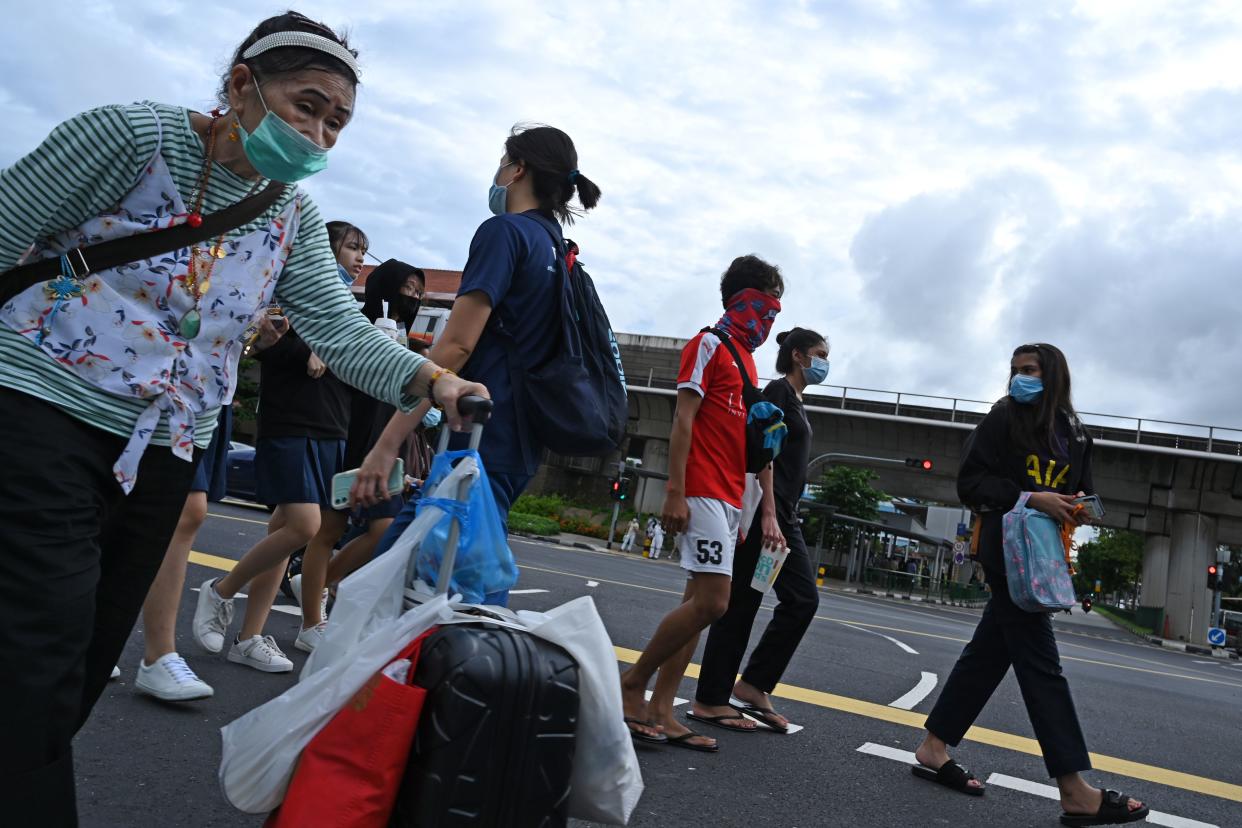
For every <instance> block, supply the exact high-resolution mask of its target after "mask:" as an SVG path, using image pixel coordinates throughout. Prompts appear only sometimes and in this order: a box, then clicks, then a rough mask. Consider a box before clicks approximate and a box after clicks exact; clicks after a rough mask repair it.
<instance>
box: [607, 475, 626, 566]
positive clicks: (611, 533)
mask: <svg viewBox="0 0 1242 828" xmlns="http://www.w3.org/2000/svg"><path fill="white" fill-rule="evenodd" d="M624 478H625V460H619V461H617V479H618V480H622V481H624ZM621 485H622V486H624V485H625V483H624V482H622V483H621ZM620 515H621V501H620V500H614V501H613V502H612V522H611V523H610V524H609V525H608V548H609V549H612V539H613V538H614V537H615V536H616V534H617V518H618V517H620Z"/></svg>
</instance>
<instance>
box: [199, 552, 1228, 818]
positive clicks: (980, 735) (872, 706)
mask: <svg viewBox="0 0 1242 828" xmlns="http://www.w3.org/2000/svg"><path fill="white" fill-rule="evenodd" d="M190 562H191V563H196V564H198V565H199V566H207V567H211V568H212V569H222V570H224V571H226V572H227V571H229V570H231V569H232V568H233V567H234V566H236V565H237V561H235V560H233V559H231V558H222V557H220V556H219V555H211V554H208V553H206V552H193V551H192V552H190ZM523 568H524V569H538V568H537V567H533V566H532V567H523ZM539 571H541V572H553V573H556V572H557V571H556V570H553V569H542V570H539ZM557 574H562V575H572V574H573V573H564V572H561V573H557ZM574 577H579V576H577V575H574ZM595 580H599V579H598V578H596V579H595ZM601 583H616V584H621V585H622V586H631V587H636V588H638V589H651V590H654V591H656V592H671V590H667V589H657V588H656V587H644V586H640V585H638V584H626V583H623V582H621V581H602V582H601ZM675 594H676V593H675ZM820 617H821V616H816V618H820ZM824 620H838V619H828V618H825V619H824ZM850 623H857V622H850ZM859 626H875V625H862V624H860V625H859ZM880 629H894V628H893V627H880ZM898 632H911V631H909V630H898ZM925 634H926V635H932V634H931V633H925ZM933 637H935V638H945V637H946V636H933ZM951 640H957V639H951ZM613 649H614V650H615V651H616V654H617V659H618V660H619V661H623V662H625V663H627V664H633V663H634V662H636V661H638V657H639V656H640V655H642V653H640V652H639V651H638V650H631V649H627V648H625V647H613ZM1075 660H1076V661H1083V660H1085V659H1075ZM1093 663H1097V662H1093ZM1098 663H1101V664H1102V663H1103V662H1098ZM1106 666H1109V667H1122V665H1119V664H1109V665H1106ZM1123 669H1132V670H1140V669H1141V668H1138V667H1130V668H1123ZM1143 672H1155V671H1152V670H1143ZM1169 675H1173V674H1169ZM686 676H687V677H688V678H698V677H699V665H697V664H690V665H689V666H688V667H687V668H686ZM1179 678H1189V676H1180V677H1179ZM772 695H773V696H776V697H777V698H781V699H789V700H791V701H798V702H803V703H805V704H810V705H814V706H815V707H823V708H827V709H829V710H838V711H840V712H842V713H851V714H853V715H855V716H864V717H866V718H869V719H878V720H880V721H884V722H889V723H891V724H899V725H905V726H906V727H913V728H917V729H918V730H922V729H923V722H924V720H925V719H926V718H927V717H926V716H925V715H924V714H922V713H915V712H914V711H912V710H898V709H897V708H895V707H889V706H887V705H883V704H876V703H875V702H869V701H863V700H862V699H855V698H852V697H850V696H840V695H837V694H836V693H825V692H824V691H822V690H811V689H809V688H806V687H796V686H794V685H792V684H778V685H777V686H776V689H775V690H773V691H772ZM966 738H967V739H969V740H970V741H972V742H978V743H979V744H983V745H991V746H993V747H999V748H1005V749H1007V750H1012V751H1015V752H1018V753H1026V754H1030V755H1031V756H1042V755H1043V754H1042V753H1041V752H1040V749H1039V743H1038V742H1036V741H1035V740H1034V739H1028V738H1026V737H1024V736H1016V735H1014V734H1012V733H1005V732H1004V731H1001V730H992V729H990V728H986V727H972V728H971V729H970V730H969V731H967V733H966ZM1091 764H1092V766H1093V767H1094V768H1095V769H1096V770H1100V771H1105V772H1107V773H1116V774H1120V775H1122V776H1128V777H1130V778H1132V779H1142V780H1143V781H1145V782H1155V783H1156V784H1159V785H1168V786H1169V787H1172V788H1181V789H1183V790H1187V791H1191V792H1193V793H1202V794H1207V795H1208V796H1215V797H1219V798H1220V799H1229V800H1233V801H1234V802H1242V785H1234V784H1232V783H1229V782H1222V781H1220V780H1217V779H1208V778H1207V777H1205V776H1195V775H1194V774H1190V773H1182V772H1181V771H1175V770H1170V769H1168V768H1161V767H1157V766H1155V765H1145V764H1143V763H1141V762H1131V761H1130V760H1129V759H1119V758H1117V757H1114V756H1105V755H1103V754H1099V753H1092V754H1091Z"/></svg>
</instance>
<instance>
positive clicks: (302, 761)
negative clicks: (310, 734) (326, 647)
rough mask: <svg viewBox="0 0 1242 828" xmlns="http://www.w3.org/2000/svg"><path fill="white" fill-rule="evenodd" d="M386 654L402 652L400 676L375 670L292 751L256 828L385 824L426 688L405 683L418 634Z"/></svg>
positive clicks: (418, 642) (419, 643)
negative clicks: (283, 783)
mask: <svg viewBox="0 0 1242 828" xmlns="http://www.w3.org/2000/svg"><path fill="white" fill-rule="evenodd" d="M435 630H436V628H435V627H433V628H432V629H430V630H428V631H427V632H425V633H423V634H422V635H420V636H419V637H418V638H416V639H414V641H413V642H411V643H410V644H409V646H407V647H406V648H405V649H404V650H402V651H401V652H400V653H399V654H398V655H397V656H396V658H394V659H393V661H398V660H400V659H409V660H410V662H411V664H410V669H409V672H408V674H407V675H406V677H405V683H402V682H398V681H395V680H393V679H391V678H389V677H388V676H386V675H384V673H383V671H380V672H378V673H376V674H375V675H374V676H373V677H372V678H371V680H370V681H368V682H367V683H366V684H365V685H363V687H362V689H361V690H359V691H358V692H357V694H355V695H354V697H353V698H352V699H350V700H349V702H348V703H347V704H346V705H345V706H344V707H343V708H341V709H340V710H339V711H338V712H337V714H336V715H335V716H333V717H332V720H331V721H330V722H328V724H327V725H325V726H324V728H323V730H321V731H319V733H317V734H315V737H314V738H313V739H311V741H310V743H309V744H307V746H306V747H305V749H303V751H302V756H301V757H300V758H299V759H298V764H297V767H296V768H295V769H294V771H293V779H292V780H291V781H290V783H289V789H288V790H287V791H286V792H285V799H284V802H283V803H282V804H281V806H280V807H279V808H278V809H276V810H275V811H273V812H272V814H271V816H269V817H268V819H267V821H266V822H265V823H264V828H318V826H323V828H385V826H387V825H388V820H389V817H390V816H391V814H392V807H393V802H394V801H395V800H396V797H397V791H398V789H399V788H400V787H401V779H402V777H403V776H404V774H405V765H406V761H407V760H408V759H409V755H410V747H411V746H412V745H413V742H414V731H415V730H416V729H417V728H418V717H419V714H420V713H421V712H422V709H423V701H424V700H425V699H426V696H427V691H426V690H424V689H423V688H421V687H416V686H414V685H412V684H409V683H408V682H409V681H410V678H411V677H413V675H414V668H415V667H416V666H417V664H418V653H419V650H420V648H421V647H422V644H423V639H425V638H426V637H427V636H429V635H431V634H432V633H433V632H435Z"/></svg>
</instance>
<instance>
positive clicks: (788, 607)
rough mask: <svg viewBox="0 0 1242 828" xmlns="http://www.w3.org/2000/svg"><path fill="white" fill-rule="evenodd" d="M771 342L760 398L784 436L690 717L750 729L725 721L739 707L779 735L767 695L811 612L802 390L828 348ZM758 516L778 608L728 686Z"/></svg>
mask: <svg viewBox="0 0 1242 828" xmlns="http://www.w3.org/2000/svg"><path fill="white" fill-rule="evenodd" d="M776 341H777V342H778V343H780V346H781V349H780V353H779V354H778V355H777V357H776V370H777V371H779V372H780V373H781V374H782V375H783V376H782V377H781V379H778V380H773V381H772V382H770V383H768V386H767V387H766V388H764V389H763V395H764V396H765V397H766V398H767V399H768V400H770V401H771V402H772V403H774V404H775V405H777V406H779V407H780V409H781V410H782V411H783V412H785V424H786V426H788V428H789V433H788V434H787V435H786V437H785V445H784V448H782V449H781V453H780V454H779V455H777V458H776V461H775V462H774V463H773V464H772V480H773V486H772V488H773V490H774V491H767V492H764V493H763V503H762V506H761V508H760V509H759V510H758V511H757V512H756V513H755V519H754V523H753V525H752V526H751V527H750V531H749V532H747V533H746V540H745V541H743V542H742V543H740V544H739V545H738V547H737V551H736V552H735V553H734V559H733V586H732V589H731V592H730V595H729V609H728V610H727V611H726V612H725V614H724V615H723V616H721V617H720V619H719V620H717V621H716V622H715V623H714V624H712V626H711V631H710V632H709V633H708V636H707V646H706V648H705V649H704V651H703V666H702V668H701V669H700V671H699V685H698V690H697V691H696V693H695V700H694V709H693V713H694V714H695V715H696V716H698V717H699V718H701V719H702V718H707V719H711V718H716V719H718V720H719V721H720V722H721V723H723V724H724V726H726V727H729V728H731V729H735V730H751V729H753V728H754V724H753V723H751V722H746V723H745V724H744V725H743V724H729V723H730V722H739V721H745V720H744V719H739V718H738V716H737V710H740V711H742V712H743V713H745V714H746V715H748V716H750V717H751V718H754V719H757V720H758V721H760V722H763V723H764V724H766V725H767V726H768V727H770V728H772V729H773V730H777V731H780V732H782V733H783V732H785V731H786V730H787V729H788V727H789V720H788V719H786V718H785V717H784V716H782V715H781V714H779V713H777V712H776V711H775V710H773V709H772V701H771V699H770V698H769V697H768V694H769V693H771V692H772V690H773V689H774V688H775V687H776V685H777V684H778V683H779V682H780V680H781V675H782V674H783V673H784V672H785V668H786V667H788V666H789V661H790V659H792V658H793V654H794V651H795V650H797V649H798V644H799V643H800V642H801V641H802V636H803V634H804V633H806V630H807V627H809V626H810V625H811V619H813V618H814V617H815V610H816V609H818V607H819V592H818V591H817V590H816V587H815V577H814V575H813V574H812V572H811V558H810V556H809V555H808V554H807V550H806V542H805V541H804V540H803V539H802V528H801V527H800V526H799V525H798V500H799V499H800V498H801V497H802V490H803V488H805V486H806V467H807V463H808V462H810V459H811V436H812V434H811V424H810V422H809V421H808V420H807V417H806V412H805V411H804V410H803V407H802V392H803V391H804V390H805V389H806V387H807V386H808V385H814V384H817V383H821V382H823V381H824V380H825V379H826V378H827V377H828V343H827V342H826V341H825V340H824V338H823V337H822V336H820V335H819V334H817V333H815V332H814V331H810V330H807V329H806V328H794V329H793V330H792V331H786V332H785V333H782V334H780V335H778V336H777V337H776ZM765 517H766V518H772V517H775V519H776V521H777V523H778V524H779V525H780V528H781V532H782V533H783V534H784V536H785V544H786V545H787V546H788V547H789V557H788V558H786V560H785V565H784V567H782V568H781V572H780V575H779V576H777V579H776V584H775V585H774V589H775V590H776V597H777V599H778V601H779V603H778V604H777V605H776V609H775V610H774V611H773V613H772V620H771V621H770V622H769V623H768V628H767V629H766V630H764V633H763V638H761V639H760V641H759V644H758V646H756V647H755V651H754V652H753V653H751V655H750V661H749V662H748V663H747V665H746V671H745V672H744V673H742V678H741V680H740V681H738V682H737V683H736V684H734V681H733V680H734V677H735V676H736V675H737V670H738V667H740V666H741V663H742V655H743V654H744V653H745V652H746V643H747V642H748V641H749V640H750V630H751V627H752V626H753V625H754V623H755V613H757V612H758V611H759V604H760V603H761V602H762V601H763V593H761V592H759V591H758V590H755V589H753V588H752V587H751V585H750V580H751V576H752V575H753V574H754V571H755V564H756V563H758V560H759V551H760V548H761V547H762V546H763V530H762V522H763V520H764V518H765ZM730 696H732V697H733V698H735V699H737V700H738V701H739V702H741V703H742V704H741V706H739V707H738V708H737V710H735V709H734V708H733V707H731V706H730V704H731V703H730Z"/></svg>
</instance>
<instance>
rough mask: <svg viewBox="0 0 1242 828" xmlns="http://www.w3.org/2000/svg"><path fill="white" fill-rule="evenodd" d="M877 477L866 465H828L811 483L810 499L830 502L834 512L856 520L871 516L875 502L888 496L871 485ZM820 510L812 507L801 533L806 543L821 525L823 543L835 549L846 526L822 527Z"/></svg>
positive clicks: (875, 507)
mask: <svg viewBox="0 0 1242 828" xmlns="http://www.w3.org/2000/svg"><path fill="white" fill-rule="evenodd" d="M877 477H878V475H876V473H875V472H873V471H870V470H868V469H856V468H853V467H851V466H830V467H829V468H827V469H826V470H825V471H824V474H823V477H821V478H820V480H819V483H818V484H816V485H814V486H813V487H812V494H811V499H812V500H814V501H815V502H816V503H822V504H824V505H825V506H832V507H833V508H835V509H836V514H838V515H848V516H849V517H853V518H858V519H859V520H875V518H876V516H877V515H878V514H879V509H878V507H879V505H880V502H881V501H883V500H888V495H886V494H884V492H882V491H880V490H879V489H877V488H875V487H873V486H872V485H871V483H872V481H873V480H875V479H876V478H877ZM823 520H824V518H823V515H822V513H821V512H818V511H814V510H813V511H812V512H811V514H810V516H809V518H808V519H807V521H806V527H805V531H804V534H805V536H806V538H807V543H808V544H813V543H815V542H816V540H817V539H818V538H819V533H820V529H821V528H824V529H825V532H824V543H825V545H826V546H827V547H828V548H830V549H835V548H836V547H837V545H838V544H839V543H842V542H844V539H845V538H846V537H847V536H848V535H849V531H850V530H849V529H847V528H845V527H844V526H841V525H839V524H838V525H831V524H829V525H828V526H827V527H823Z"/></svg>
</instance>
